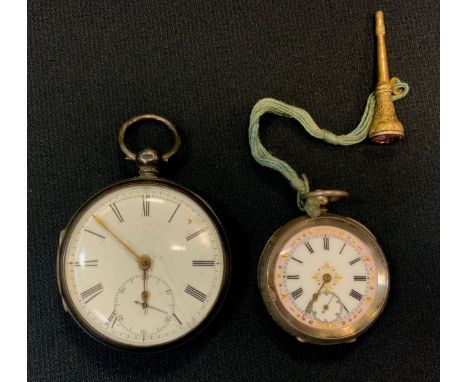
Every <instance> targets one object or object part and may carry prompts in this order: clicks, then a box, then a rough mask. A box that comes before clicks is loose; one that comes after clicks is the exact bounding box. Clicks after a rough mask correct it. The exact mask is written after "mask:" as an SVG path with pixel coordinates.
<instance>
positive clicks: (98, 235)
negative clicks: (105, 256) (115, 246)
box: [84, 228, 106, 239]
mask: <svg viewBox="0 0 468 382" xmlns="http://www.w3.org/2000/svg"><path fill="white" fill-rule="evenodd" d="M84 230H85V231H86V232H88V233H90V234H93V235H95V236H97V237H100V238H101V239H105V238H106V237H105V236H102V235H100V234H98V233H96V232H93V231H91V230H89V229H86V228H85V229H84Z"/></svg>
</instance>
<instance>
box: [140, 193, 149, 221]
mask: <svg viewBox="0 0 468 382" xmlns="http://www.w3.org/2000/svg"><path fill="white" fill-rule="evenodd" d="M142 199H143V216H150V201H149V196H148V195H143V196H142Z"/></svg>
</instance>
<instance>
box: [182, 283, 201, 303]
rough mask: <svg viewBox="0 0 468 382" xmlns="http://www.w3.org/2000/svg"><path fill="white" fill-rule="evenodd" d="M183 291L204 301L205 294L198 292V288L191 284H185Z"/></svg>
mask: <svg viewBox="0 0 468 382" xmlns="http://www.w3.org/2000/svg"><path fill="white" fill-rule="evenodd" d="M184 292H185V293H187V294H189V295H190V296H192V297H195V298H196V299H197V300H199V301H201V302H205V300H206V297H207V296H206V294H205V293H203V292H200V291H199V290H198V289H196V288H194V287H193V286H191V285H187V286H186V287H185V290H184Z"/></svg>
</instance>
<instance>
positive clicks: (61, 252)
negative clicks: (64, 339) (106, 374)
mask: <svg viewBox="0 0 468 382" xmlns="http://www.w3.org/2000/svg"><path fill="white" fill-rule="evenodd" d="M148 184H150V185H158V186H161V187H166V188H170V189H173V190H176V191H179V192H181V193H182V194H184V195H185V196H187V197H189V198H190V199H191V200H192V201H193V202H194V203H196V204H197V205H198V206H199V207H200V208H201V209H202V210H203V211H204V212H205V213H206V214H207V215H208V217H209V218H210V219H211V221H212V223H213V225H214V226H215V228H216V230H217V233H218V235H219V238H220V241H221V252H222V256H223V261H224V269H223V274H222V279H221V285H220V290H219V294H218V296H217V298H216V301H215V303H214V304H213V306H212V307H211V309H210V311H209V313H208V315H207V316H206V317H205V318H204V319H203V321H201V322H200V324H198V325H197V326H196V327H194V328H193V329H192V330H190V331H189V332H187V333H186V334H185V335H183V336H182V337H179V338H176V339H174V340H171V341H168V342H166V343H163V344H160V345H150V346H138V345H131V344H126V343H123V342H119V341H116V340H114V339H113V338H110V337H107V336H105V335H103V334H102V333H101V332H99V331H98V330H96V329H95V328H94V327H93V326H92V325H90V324H89V323H88V322H87V321H86V320H85V319H84V318H83V317H82V315H81V314H80V313H79V312H78V310H77V308H76V307H75V304H74V303H73V301H72V299H71V296H70V293H69V289H68V287H67V284H66V277H65V274H64V272H65V260H66V252H67V248H68V245H69V242H70V237H71V234H72V232H73V231H74V229H75V227H76V225H77V223H78V222H79V220H80V218H81V217H82V215H83V214H84V213H85V212H86V211H87V210H88V209H89V207H90V206H92V205H93V204H95V202H96V201H97V200H99V199H101V198H103V197H105V196H106V195H108V194H110V193H113V192H115V191H118V190H120V189H123V188H126V187H132V186H135V185H148ZM230 273H231V256H230V250H229V244H228V241H227V237H226V234H225V231H224V228H223V226H222V224H221V222H220V220H219V218H218V217H217V215H216V213H215V212H214V211H213V209H212V208H211V206H210V205H209V204H208V203H207V202H206V201H205V200H204V199H203V198H202V197H200V196H199V195H198V194H196V193H194V192H193V191H190V190H189V189H187V188H185V187H183V186H181V185H179V184H177V183H174V182H172V181H169V180H167V179H162V178H142V177H137V178H131V179H126V180H123V181H120V182H118V183H115V184H113V185H111V186H108V187H106V188H104V189H102V190H101V191H99V192H98V193H96V194H95V195H93V196H92V197H91V198H89V199H88V200H87V201H86V202H85V203H83V205H82V206H81V207H80V208H79V209H78V210H77V211H76V212H75V214H74V215H73V216H72V218H71V219H70V221H69V223H68V224H67V226H66V228H65V229H64V230H63V231H62V232H61V234H60V243H59V248H58V254H57V283H58V288H59V292H60V295H61V297H62V301H63V304H64V307H65V308H66V309H65V310H66V311H67V312H68V313H69V314H70V315H71V317H72V318H73V320H74V321H75V322H76V323H77V324H78V326H79V327H81V329H82V330H83V331H84V332H85V333H87V334H88V335H89V336H91V337H92V338H94V339H95V340H97V341H98V342H100V343H103V344H104V345H107V346H109V347H111V348H114V349H118V350H124V351H129V352H145V353H148V352H157V351H162V350H166V349H170V348H173V347H176V346H178V345H181V344H182V343H185V342H187V341H190V340H191V339H192V338H194V337H195V336H196V335H198V334H199V333H200V332H202V331H203V330H204V329H205V328H206V327H207V326H208V324H209V323H210V322H211V321H212V320H213V319H214V317H215V316H216V314H217V313H218V311H219V309H220V307H221V305H222V303H223V301H224V299H225V297H226V294H227V289H228V285H229V280H230Z"/></svg>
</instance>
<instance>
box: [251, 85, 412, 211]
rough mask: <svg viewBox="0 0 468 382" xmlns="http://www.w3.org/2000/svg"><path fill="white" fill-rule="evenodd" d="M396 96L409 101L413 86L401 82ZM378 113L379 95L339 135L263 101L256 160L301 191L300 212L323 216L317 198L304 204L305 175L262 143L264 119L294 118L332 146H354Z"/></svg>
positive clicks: (256, 110) (255, 123)
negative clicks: (353, 125)
mask: <svg viewBox="0 0 468 382" xmlns="http://www.w3.org/2000/svg"><path fill="white" fill-rule="evenodd" d="M394 88H395V90H394V91H395V93H396V94H393V95H392V98H393V100H398V99H400V98H403V97H405V96H406V95H407V94H408V92H409V85H408V84H407V83H405V82H397V83H396V84H395V85H394ZM374 110H375V94H374V92H372V93H371V94H370V95H369V97H368V98H367V104H366V108H365V109H364V113H363V115H362V117H361V121H360V122H359V124H358V126H357V127H356V128H355V129H354V130H353V131H352V132H350V133H349V134H345V135H335V134H333V133H332V132H330V131H328V130H324V129H321V128H320V127H319V126H318V125H317V124H316V123H315V121H314V120H313V119H312V117H311V116H310V115H309V113H307V112H306V111H305V110H303V109H300V108H298V107H295V106H291V105H288V104H285V103H284V102H281V101H277V100H275V99H273V98H263V99H261V100H260V101H258V102H257V103H256V104H255V106H254V107H253V109H252V112H251V114H250V125H249V143H250V149H251V152H252V156H253V157H254V158H255V160H256V161H257V162H258V163H259V164H260V165H262V166H265V167H269V168H271V169H273V170H276V171H279V172H280V173H281V174H282V175H283V176H284V177H285V178H286V179H288V180H289V181H290V183H291V186H292V187H293V188H294V189H295V190H296V191H297V205H298V207H299V209H301V210H302V211H305V212H307V214H308V215H309V216H310V217H316V216H318V215H319V214H320V204H319V202H318V201H317V200H316V198H313V197H309V198H306V199H305V200H303V195H304V194H305V193H307V192H309V191H310V190H309V181H308V180H307V177H306V176H305V175H304V174H303V175H302V177H299V175H298V174H297V172H296V171H295V170H294V169H293V168H292V167H291V166H290V165H289V164H287V163H286V162H285V161H283V160H281V159H279V158H276V157H275V156H273V155H272V154H271V153H270V152H269V151H268V150H267V149H266V148H265V146H263V145H262V143H261V142H260V137H259V133H258V131H259V128H260V117H261V116H262V115H264V114H267V113H272V114H276V115H279V116H282V117H288V118H293V119H295V120H296V121H298V122H299V123H300V124H301V125H302V127H304V129H305V130H306V131H307V132H308V133H309V134H310V135H311V136H313V137H315V138H317V139H322V140H324V141H325V142H327V143H330V144H332V145H341V146H350V145H355V144H356V143H359V142H362V141H363V140H364V139H366V137H367V133H368V131H369V128H370V126H371V123H372V119H373V117H374Z"/></svg>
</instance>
